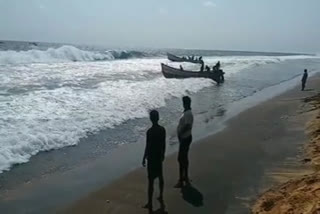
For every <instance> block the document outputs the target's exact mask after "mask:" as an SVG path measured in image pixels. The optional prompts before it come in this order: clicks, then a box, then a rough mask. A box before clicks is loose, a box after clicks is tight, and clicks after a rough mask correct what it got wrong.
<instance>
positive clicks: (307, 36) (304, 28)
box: [0, 0, 320, 53]
mask: <svg viewBox="0 0 320 214" xmlns="http://www.w3.org/2000/svg"><path fill="white" fill-rule="evenodd" d="M319 10H320V0H212V1H211V0H0V40H23V41H43V42H61V43H63V42H65V43H77V44H94V45H105V46H109V47H148V48H196V49H215V50H248V51H282V52H310V53H319V52H320V41H319V39H320V27H319V26H320V25H319V23H320V12H319Z"/></svg>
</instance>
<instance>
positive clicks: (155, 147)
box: [142, 110, 166, 212]
mask: <svg viewBox="0 0 320 214" xmlns="http://www.w3.org/2000/svg"><path fill="white" fill-rule="evenodd" d="M150 120H151V122H152V127H151V128H150V129H149V130H148V131H147V143H146V147H145V151H144V155H143V160H142V166H143V167H145V166H146V160H147V171H148V203H147V204H146V205H145V206H144V208H147V209H149V211H150V212H152V195H153V184H154V180H155V179H156V178H159V189H160V196H159V198H158V200H159V201H160V203H162V202H163V187H164V181H163V173H162V162H163V161H164V157H165V150H166V130H165V128H164V127H162V126H160V125H159V124H158V121H159V112H158V111H156V110H152V111H151V112H150Z"/></svg>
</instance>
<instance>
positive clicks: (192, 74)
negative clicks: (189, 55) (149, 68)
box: [161, 63, 224, 83]
mask: <svg viewBox="0 0 320 214" xmlns="http://www.w3.org/2000/svg"><path fill="white" fill-rule="evenodd" d="M161 71H162V74H163V76H164V77H165V78H176V79H181V78H209V79H212V80H214V81H215V82H217V83H223V82H224V77H223V74H224V72H223V71H222V70H220V71H217V72H205V71H203V72H199V71H187V70H181V69H177V68H173V67H170V66H168V65H165V64H163V63H161Z"/></svg>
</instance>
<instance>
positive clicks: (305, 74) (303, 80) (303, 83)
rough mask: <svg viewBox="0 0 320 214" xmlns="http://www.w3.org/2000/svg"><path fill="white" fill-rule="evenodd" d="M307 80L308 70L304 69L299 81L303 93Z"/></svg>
mask: <svg viewBox="0 0 320 214" xmlns="http://www.w3.org/2000/svg"><path fill="white" fill-rule="evenodd" d="M307 79H308V70H307V69H304V73H303V76H302V79H301V91H304V88H305V87H306V82H307Z"/></svg>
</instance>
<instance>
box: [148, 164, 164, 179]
mask: <svg viewBox="0 0 320 214" xmlns="http://www.w3.org/2000/svg"><path fill="white" fill-rule="evenodd" d="M147 170H148V178H149V179H155V178H158V177H162V175H163V174H162V162H155V163H153V162H150V163H149V162H148V166H147Z"/></svg>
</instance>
